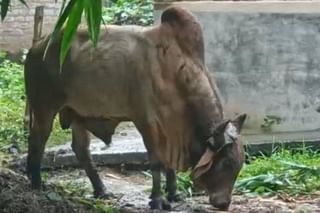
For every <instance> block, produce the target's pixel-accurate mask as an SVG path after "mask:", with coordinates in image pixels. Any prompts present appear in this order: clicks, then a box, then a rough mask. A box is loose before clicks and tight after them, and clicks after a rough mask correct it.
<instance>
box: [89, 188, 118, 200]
mask: <svg viewBox="0 0 320 213" xmlns="http://www.w3.org/2000/svg"><path fill="white" fill-rule="evenodd" d="M93 196H94V198H98V199H104V200H108V199H113V198H115V197H116V196H115V195H114V194H113V193H112V192H107V191H105V190H104V191H95V192H94V193H93Z"/></svg>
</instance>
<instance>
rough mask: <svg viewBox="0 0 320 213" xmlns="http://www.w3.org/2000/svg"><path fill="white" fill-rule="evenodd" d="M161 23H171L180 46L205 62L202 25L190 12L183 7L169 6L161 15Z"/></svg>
mask: <svg viewBox="0 0 320 213" xmlns="http://www.w3.org/2000/svg"><path fill="white" fill-rule="evenodd" d="M161 23H162V24H165V23H167V24H169V26H170V27H171V28H172V31H173V32H174V35H175V37H176V39H177V41H178V43H179V45H180V47H181V48H182V49H183V50H184V51H186V53H187V54H189V55H191V56H192V57H195V58H197V59H198V60H200V62H201V63H202V64H204V42H203V36H202V30H201V26H200V24H199V22H198V21H197V20H196V18H195V17H194V16H193V15H192V14H191V13H190V12H188V11H187V10H185V9H183V8H181V7H169V8H167V9H166V10H165V11H164V12H163V13H162V15H161Z"/></svg>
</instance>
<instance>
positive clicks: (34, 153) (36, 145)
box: [27, 109, 55, 189]
mask: <svg viewBox="0 0 320 213" xmlns="http://www.w3.org/2000/svg"><path fill="white" fill-rule="evenodd" d="M54 116H55V112H53V111H50V110H49V109H42V110H34V111H33V123H32V127H31V129H30V134H29V138H28V156H27V173H28V176H29V178H31V185H32V188H33V189H40V188H41V174H40V167H41V160H42V156H43V152H44V148H45V144H46V142H47V140H48V137H49V135H50V132H51V129H52V123H53V119H54Z"/></svg>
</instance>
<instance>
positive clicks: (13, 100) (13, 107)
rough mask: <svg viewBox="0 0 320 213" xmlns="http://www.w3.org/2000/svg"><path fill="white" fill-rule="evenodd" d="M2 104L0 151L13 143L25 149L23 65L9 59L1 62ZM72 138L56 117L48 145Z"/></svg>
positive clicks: (0, 87)
mask: <svg viewBox="0 0 320 213" xmlns="http://www.w3.org/2000/svg"><path fill="white" fill-rule="evenodd" d="M2 55H3V57H4V54H2ZM0 106H1V107H0V123H1V125H0V151H6V150H5V149H6V147H8V146H10V145H12V144H14V145H16V146H18V147H19V148H20V149H21V150H22V151H23V150H25V149H26V135H25V133H24V131H23V116H24V107H25V90H24V79H23V65H21V64H17V63H13V62H10V61H9V60H4V61H3V62H2V63H0ZM70 138H71V136H70V131H63V130H62V129H61V128H60V125H59V123H58V121H57V119H56V120H55V122H54V128H53V132H52V134H51V136H50V138H49V141H48V145H49V146H50V145H56V144H61V143H65V142H66V141H67V140H70Z"/></svg>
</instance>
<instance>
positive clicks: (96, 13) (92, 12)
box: [85, 0, 102, 47]
mask: <svg viewBox="0 0 320 213" xmlns="http://www.w3.org/2000/svg"><path fill="white" fill-rule="evenodd" d="M85 14H86V18H87V25H88V31H89V36H90V39H91V41H92V42H93V46H94V47H96V45H97V42H98V36H99V33H100V25H101V20H102V18H101V17H102V2H101V0H95V1H92V0H85Z"/></svg>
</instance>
